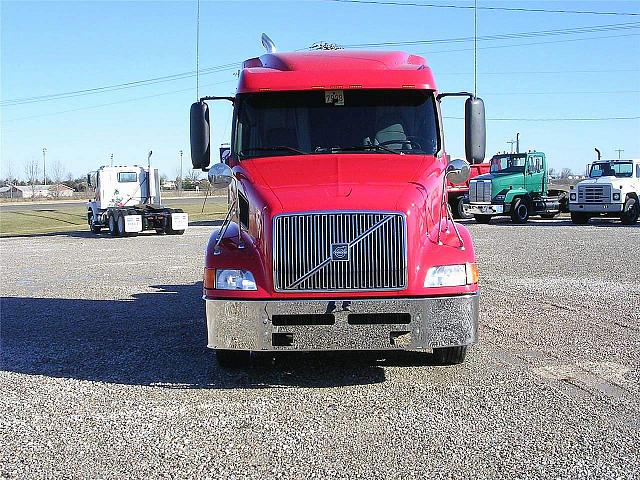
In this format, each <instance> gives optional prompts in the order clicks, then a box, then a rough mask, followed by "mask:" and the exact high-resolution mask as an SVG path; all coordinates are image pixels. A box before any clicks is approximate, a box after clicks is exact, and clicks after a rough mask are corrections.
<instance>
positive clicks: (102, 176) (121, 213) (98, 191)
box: [87, 165, 189, 237]
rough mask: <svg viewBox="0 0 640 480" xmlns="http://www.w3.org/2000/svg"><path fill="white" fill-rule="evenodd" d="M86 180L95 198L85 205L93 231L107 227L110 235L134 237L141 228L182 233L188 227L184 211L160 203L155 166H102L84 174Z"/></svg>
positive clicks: (158, 181)
mask: <svg viewBox="0 0 640 480" xmlns="http://www.w3.org/2000/svg"><path fill="white" fill-rule="evenodd" d="M87 183H88V184H89V186H91V187H93V188H95V197H94V199H93V200H91V201H90V202H89V203H88V205H87V222H88V223H89V228H90V229H91V231H92V232H93V233H100V231H101V230H102V229H103V228H108V229H109V233H110V234H111V235H112V236H114V237H120V236H126V237H128V236H135V235H137V234H138V233H140V232H142V231H144V230H155V231H156V232H157V233H166V234H168V235H182V234H183V233H184V231H185V229H186V228H187V226H188V223H189V218H188V215H187V214H186V213H184V212H183V211H182V210H180V209H173V208H167V207H165V206H163V205H162V203H161V199H160V177H159V175H158V169H157V168H153V167H150V166H147V167H143V166H138V165H133V166H115V167H111V166H103V167H100V168H99V169H98V170H97V171H95V172H91V173H89V174H88V175H87Z"/></svg>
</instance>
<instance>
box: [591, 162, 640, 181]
mask: <svg viewBox="0 0 640 480" xmlns="http://www.w3.org/2000/svg"><path fill="white" fill-rule="evenodd" d="M589 176H590V177H591V178H597V177H618V178H630V177H633V164H632V163H631V162H601V163H594V164H593V165H591V172H590V173H589Z"/></svg>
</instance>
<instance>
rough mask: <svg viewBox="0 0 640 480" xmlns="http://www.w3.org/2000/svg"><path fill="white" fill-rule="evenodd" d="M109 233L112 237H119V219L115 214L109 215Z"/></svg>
mask: <svg viewBox="0 0 640 480" xmlns="http://www.w3.org/2000/svg"><path fill="white" fill-rule="evenodd" d="M108 225H109V235H111V236H112V237H118V236H119V235H120V231H119V230H118V219H117V218H116V215H115V214H111V215H109V221H108Z"/></svg>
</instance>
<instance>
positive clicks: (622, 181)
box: [569, 159, 640, 225]
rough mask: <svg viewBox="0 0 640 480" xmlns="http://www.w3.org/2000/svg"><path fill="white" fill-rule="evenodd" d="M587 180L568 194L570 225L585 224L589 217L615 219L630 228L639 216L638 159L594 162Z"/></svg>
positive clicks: (639, 165)
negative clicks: (571, 223)
mask: <svg viewBox="0 0 640 480" xmlns="http://www.w3.org/2000/svg"><path fill="white" fill-rule="evenodd" d="M588 171H589V178H588V179H587V180H583V181H581V182H579V183H578V184H577V185H576V186H575V187H574V188H573V189H572V190H571V192H570V194H569V211H570V212H571V220H572V221H573V223H577V224H585V223H587V222H588V221H589V220H590V219H591V218H592V217H597V216H605V217H618V218H620V220H621V221H622V223H624V224H625V225H632V224H634V223H636V222H637V221H638V216H640V201H639V199H640V159H635V160H597V161H596V162H594V163H592V164H591V165H590V168H589V170H588Z"/></svg>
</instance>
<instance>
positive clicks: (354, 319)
mask: <svg viewBox="0 0 640 480" xmlns="http://www.w3.org/2000/svg"><path fill="white" fill-rule="evenodd" d="M263 44H264V45H265V47H266V48H267V53H266V54H264V55H262V56H260V57H259V58H252V59H249V60H246V61H245V62H244V63H243V67H242V69H241V71H240V77H239V82H238V87H237V92H236V95H235V96H233V97H204V98H202V99H201V100H200V101H198V102H196V103H194V104H193V105H192V106H191V155H192V163H193V167H194V168H200V169H203V170H208V171H209V180H210V182H211V183H212V185H214V187H217V188H227V189H228V193H229V199H230V200H229V203H230V205H229V213H228V215H227V218H226V219H225V221H224V222H223V225H222V226H221V227H220V228H217V229H216V230H214V231H213V233H212V234H211V237H210V239H209V243H208V246H207V248H206V254H205V266H204V285H203V293H204V295H203V296H204V300H205V302H206V320H207V330H208V347H209V348H212V349H215V350H216V354H217V358H218V362H219V363H220V364H221V365H223V366H233V365H238V364H244V363H246V362H247V361H248V360H249V359H250V358H251V352H263V351H266V352H274V351H291V350H295V351H312V350H398V349H400V350H412V351H422V352H428V353H431V352H432V353H433V354H434V356H435V359H436V361H437V362H438V363H441V364H455V363H460V362H462V361H463V360H464V357H465V353H466V350H467V347H468V346H470V345H472V344H474V343H476V342H477V335H478V298H479V292H478V283H477V282H478V270H477V266H476V256H475V252H474V247H473V242H472V239H471V236H470V235H469V232H468V231H467V229H466V228H464V227H463V226H461V225H457V224H455V223H453V221H452V219H451V218H450V215H449V214H448V210H447V203H446V202H447V194H446V188H445V185H446V182H447V181H451V182H453V183H456V184H460V183H464V182H465V181H466V180H467V178H468V175H469V163H477V162H479V161H482V159H483V158H484V150H485V121H484V104H483V102H482V100H481V99H479V98H477V97H474V96H473V95H471V94H468V93H466V92H460V93H452V94H438V92H437V90H436V85H435V82H434V78H433V75H432V72H431V69H430V68H429V66H428V65H427V63H426V61H425V59H424V58H422V57H420V56H417V55H410V54H406V53H402V52H366V51H347V50H342V51H307V52H296V53H277V52H276V51H275V47H274V45H273V43H272V42H271V41H270V40H269V39H268V37H266V36H263ZM450 95H451V96H466V97H468V98H467V100H466V103H465V151H466V156H467V160H468V161H469V163H467V162H466V161H464V160H453V161H451V162H447V160H446V159H447V156H446V154H445V143H444V136H443V131H442V115H441V110H440V102H441V99H442V98H443V97H445V96H450ZM213 100H226V101H230V102H232V103H233V107H234V114H233V127H232V138H231V152H230V155H225V158H224V162H221V163H216V164H214V165H213V166H212V167H211V168H209V165H210V151H211V148H210V138H209V135H210V132H209V128H210V126H209V108H208V104H207V103H206V102H208V101H213Z"/></svg>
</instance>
